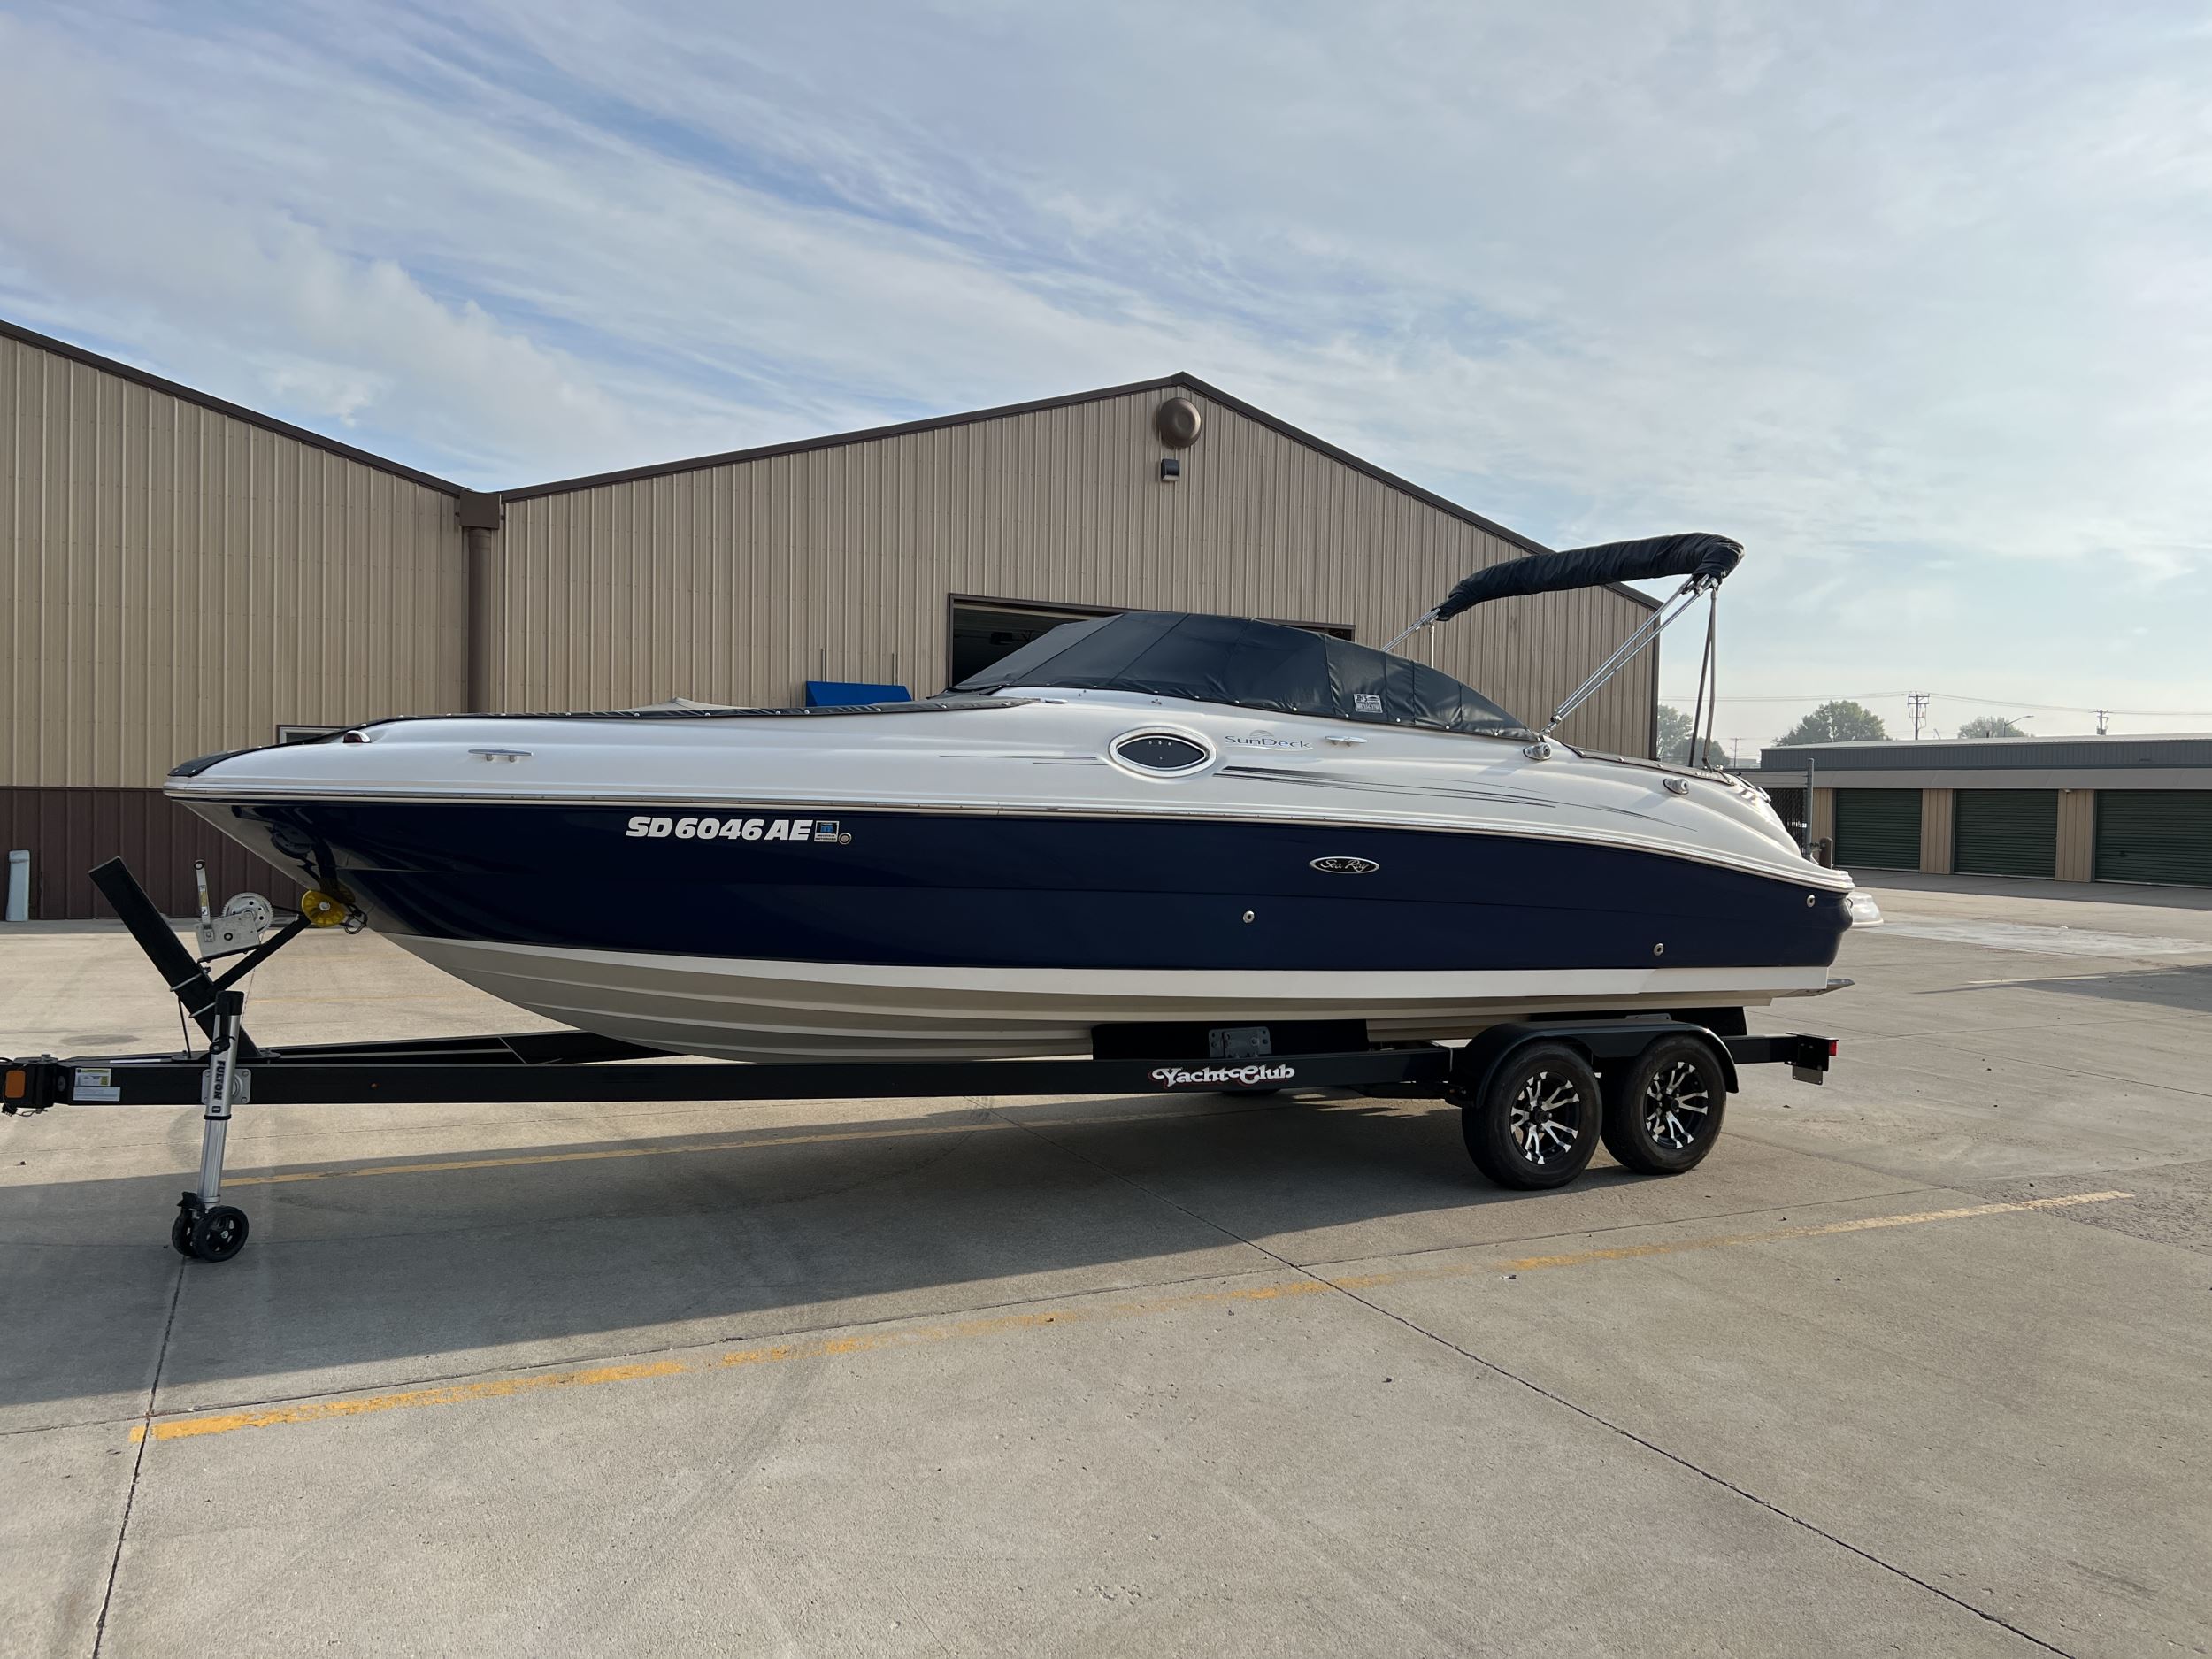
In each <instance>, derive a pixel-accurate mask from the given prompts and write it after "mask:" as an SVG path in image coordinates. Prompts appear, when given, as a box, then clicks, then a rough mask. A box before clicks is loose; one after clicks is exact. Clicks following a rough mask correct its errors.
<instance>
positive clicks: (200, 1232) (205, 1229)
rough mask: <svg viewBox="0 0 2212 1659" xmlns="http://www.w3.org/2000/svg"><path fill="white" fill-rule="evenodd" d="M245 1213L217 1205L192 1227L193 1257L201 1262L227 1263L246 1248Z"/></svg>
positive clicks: (226, 1205) (223, 1205)
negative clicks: (196, 1257)
mask: <svg viewBox="0 0 2212 1659" xmlns="http://www.w3.org/2000/svg"><path fill="white" fill-rule="evenodd" d="M246 1231H247V1228H246V1212H245V1211H244V1210H234V1209H233V1208H232V1207H231V1206H230V1205H228V1204H218V1205H216V1206H215V1208H214V1209H212V1210H209V1211H208V1212H207V1213H206V1214H204V1215H203V1216H202V1217H200V1218H199V1219H198V1220H197V1221H196V1222H195V1223H193V1224H192V1254H193V1255H195V1256H198V1257H199V1258H200V1260H202V1261H203V1262H227V1261H229V1260H230V1258H231V1257H232V1256H235V1255H237V1254H238V1252H239V1251H241V1250H242V1249H244V1248H246Z"/></svg>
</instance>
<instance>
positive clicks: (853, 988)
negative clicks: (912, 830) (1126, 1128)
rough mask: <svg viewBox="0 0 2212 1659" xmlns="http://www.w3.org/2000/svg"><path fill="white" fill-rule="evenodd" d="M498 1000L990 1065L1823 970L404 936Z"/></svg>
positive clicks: (1805, 978) (1729, 986) (1436, 1020)
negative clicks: (1213, 1028)
mask: <svg viewBox="0 0 2212 1659" xmlns="http://www.w3.org/2000/svg"><path fill="white" fill-rule="evenodd" d="M394 942H395V943H396V944H399V945H402V946H403V947H405V948H406V949H409V950H411V951H412V952H414V953H415V954H416V955H417V956H420V957H421V958H422V959H423V960H424V961H426V962H427V963H430V964H432V965H433V966H434V967H437V968H440V969H442V970H443V971H444V972H448V973H449V974H451V975H453V977H454V978H456V979H462V980H465V982H467V983H468V984H470V985H472V986H474V987H477V988H478V989H480V990H482V991H486V992H488V993H489V994H490V995H494V996H496V997H499V998H501V999H503V1001H506V1002H512V1003H514V1004H516V1005H517V1006H518V1007H521V1008H525V1009H527V1010H530V1011H531V1012H533V1013H535V1014H540V1015H542V1016H543V1017H544V1018H548V1019H552V1020H557V1021H559V1022H560V1023H561V1024H563V1025H572V1026H575V1027H577V1028H578V1029H580V1030H583V1031H589V1032H595V1033H598V1034H600V1035H602V1036H605V1037H613V1038H618V1039H620V1040H621V1041H626V1042H634V1043H639V1044H641V1045H643V1046H644V1047H647V1048H663V1049H666V1050H667V1051H668V1052H670V1053H672V1054H698V1055H709V1056H717V1057H719V1058H726V1059H733V1060H902V1059H911V1060H924V1059H926V1060H983V1059H1013V1058H1021V1057H1029V1056H1052V1055H1078V1054H1087V1053H1088V1052H1089V1051H1090V1045H1091V1028H1092V1027H1093V1026H1094V1025H1118V1024H1128V1023H1133V1022H1148V1021H1171V1022H1179V1023H1192V1024H1203V1025H1241V1024H1250V1025H1263V1024H1265V1023H1267V1022H1269V1021H1271V1020H1294V1019H1295V1020H1325V1019H1364V1020H1365V1021H1366V1022H1367V1026H1368V1033H1369V1035H1370V1036H1371V1038H1373V1039H1374V1040H1376V1041H1386V1042H1398V1041H1423V1040H1428V1039H1450V1038H1458V1037H1466V1036H1470V1035H1472V1034H1473V1033H1476V1032H1478V1031H1480V1030H1481V1029H1482V1028H1483V1027H1484V1026H1486V1025H1494V1024H1497V1023H1499V1022H1500V1021H1502V1020H1508V1019H1514V1018H1521V1017H1523V1016H1525V1015H1529V1014H1540V1013H1567V1012H1607V1011H1615V1010H1636V1009H1650V1010H1680V1009H1684V1008H1690V1007H1698V1006H1716V1007H1731V1008H1733V1007H1741V1006H1744V1005H1747V1004H1759V1003H1764V1002H1770V1001H1771V1000H1772V999H1774V998H1775V997H1778V996H1803V995H1811V994H1813V993H1816V992H1819V991H1822V990H1824V989H1825V988H1827V984H1828V978H1827V970H1826V969H1825V968H1805V967H1791V968H1740V969H1722V968H1655V969H1626V970H1600V971H1591V970H1578V971H1573V972H1554V973H1544V972H1513V973H1400V972H1328V973H1309V972H1275V973H1269V972H1257V973H1253V972H1240V973H1222V972H1193V971H1181V972H1176V971H1167V972H1162V971H1133V970H1077V969H1041V970H1005V969H976V968H945V967H926V968H897V967H878V966H866V965H856V964H844V963H821V962H764V961H748V960H744V959H738V958H729V957H701V956H651V955H646V954H642V953H636V952H629V951H608V950H578V949H555V948H549V947H543V946H534V945H511V944H492V943H485V942H480V941H464V940H453V939H428V938H419V937H414V936H410V935H404V934H403V935H398V936H396V938H395V940H394Z"/></svg>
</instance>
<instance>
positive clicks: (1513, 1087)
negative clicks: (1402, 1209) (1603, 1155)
mask: <svg viewBox="0 0 2212 1659" xmlns="http://www.w3.org/2000/svg"><path fill="white" fill-rule="evenodd" d="M1603 1116H1604V1112H1603V1109H1602V1107H1601V1104H1600V1101H1599V1095H1598V1079H1597V1074H1596V1073H1595V1072H1594V1071H1591V1070H1590V1063H1589V1062H1588V1061H1586V1060H1585V1059H1584V1058H1583V1057H1582V1056H1581V1055H1580V1054H1579V1053H1578V1051H1577V1050H1575V1049H1573V1048H1569V1047H1568V1046H1567V1045H1566V1044H1565V1043H1563V1042H1535V1043H1531V1044H1529V1045H1528V1046H1527V1047H1525V1048H1517V1049H1515V1050H1514V1051H1513V1053H1511V1054H1510V1055H1509V1056H1506V1058H1505V1060H1504V1061H1503V1062H1502V1063H1501V1064H1499V1065H1498V1066H1497V1067H1495V1068H1494V1070H1493V1071H1491V1073H1490V1075H1489V1076H1488V1077H1486V1078H1485V1079H1483V1081H1482V1085H1481V1087H1480V1090H1479V1093H1478V1094H1476V1095H1475V1096H1474V1097H1473V1098H1472V1099H1470V1100H1467V1101H1464V1102H1462V1103H1461V1106H1460V1128H1461V1131H1462V1133H1464V1134H1465V1136H1466V1138H1467V1152H1468V1156H1471V1157H1472V1158H1473V1159H1474V1161H1475V1167H1476V1168H1477V1169H1479V1170H1480V1171H1482V1172H1483V1173H1484V1174H1485V1175H1487V1176H1488V1177H1489V1178H1490V1179H1492V1180H1494V1181H1495V1182H1497V1183H1498V1185H1499V1186H1501V1187H1563V1186H1565V1185H1566V1184H1567V1183H1568V1182H1569V1181H1571V1180H1572V1179H1574V1178H1575V1177H1576V1176H1578V1175H1579V1174H1581V1173H1582V1171H1583V1170H1584V1169H1585V1167H1586V1166H1587V1165H1588V1164H1589V1162H1590V1156H1591V1154H1593V1153H1594V1152H1595V1151H1596V1150H1597V1147H1598V1135H1599V1133H1600V1125H1601V1120H1602V1118H1603Z"/></svg>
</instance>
